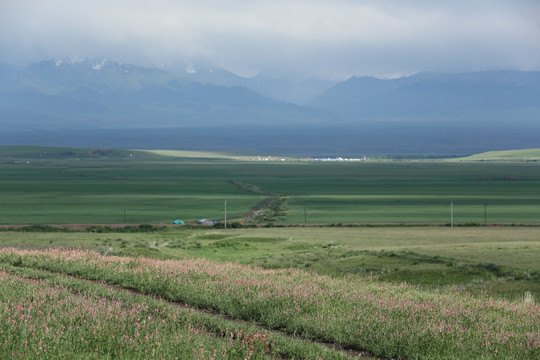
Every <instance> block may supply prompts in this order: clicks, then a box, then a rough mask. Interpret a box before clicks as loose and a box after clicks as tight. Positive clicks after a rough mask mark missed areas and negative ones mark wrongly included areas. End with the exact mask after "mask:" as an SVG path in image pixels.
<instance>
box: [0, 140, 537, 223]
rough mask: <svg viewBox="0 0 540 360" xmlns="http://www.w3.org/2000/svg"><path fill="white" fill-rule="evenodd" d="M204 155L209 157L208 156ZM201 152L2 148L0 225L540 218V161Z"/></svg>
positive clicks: (504, 220) (514, 220) (526, 220)
mask: <svg viewBox="0 0 540 360" xmlns="http://www.w3.org/2000/svg"><path fill="white" fill-rule="evenodd" d="M198 156H199V157H198ZM253 159H256V157H249V156H245V155H243V156H234V155H223V154H218V155H215V158H212V157H211V154H208V153H200V154H199V153H192V152H189V153H187V152H157V153H156V152H148V151H126V150H99V149H62V148H34V147H2V148H0V199H1V200H0V224H5V225H10V224H53V223H55V224H69V223H80V224H115V223H124V222H126V223H128V224H129V223H131V224H140V223H145V224H146V223H152V224H158V223H163V224H164V223H170V222H172V220H174V219H177V218H178V219H182V220H185V221H196V220H199V219H202V218H206V219H215V220H220V219H223V218H224V202H225V201H227V212H228V213H227V216H228V218H229V219H233V218H246V214H248V213H249V212H250V210H252V209H253V208H255V207H256V206H257V205H260V204H262V203H263V202H264V201H265V200H267V199H270V198H272V197H276V196H280V197H281V203H280V205H279V208H278V209H276V211H274V212H272V213H270V214H267V215H268V216H263V217H260V218H259V219H256V220H255V219H251V220H252V222H268V221H273V222H275V223H284V224H293V223H296V224H303V223H304V222H306V223H314V224H318V223H326V224H328V223H335V224H339V223H356V222H360V223H450V203H453V204H454V221H455V222H456V223H461V224H464V223H477V224H483V223H484V222H487V223H538V222H540V164H539V163H537V162H516V163H513V162H506V163H496V162H495V163H491V162H489V163H477V162H457V161H454V162H444V161H438V162H435V161H432V162H427V161H386V162H383V161H378V162H377V161H367V162H317V161H307V160H293V159H286V160H284V161H281V160H280V158H277V159H276V160H277V161H256V160H253Z"/></svg>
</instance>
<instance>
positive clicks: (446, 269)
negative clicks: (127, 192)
mask: <svg viewBox="0 0 540 360" xmlns="http://www.w3.org/2000/svg"><path fill="white" fill-rule="evenodd" d="M0 246H2V247H10V246H16V247H22V248H38V249H39V248H48V247H65V248H86V249H92V250H96V251H99V252H101V253H103V254H111V255H112V254H117V255H127V256H135V257H137V256H145V257H151V258H158V259H185V258H199V257H203V258H208V259H212V260H216V261H219V262H236V263H241V264H253V265H258V266H262V267H264V268H269V269H273V268H289V267H294V268H300V269H304V270H309V271H313V272H316V273H318V274H323V275H331V276H337V277H341V276H357V275H360V276H366V275H369V276H375V277H377V278H378V279H379V280H381V281H389V282H394V283H400V282H407V283H412V284H417V285H419V286H425V287H428V288H440V287H443V288H444V287H448V286H458V287H462V288H464V289H467V290H469V291H471V292H474V293H488V294H490V295H493V296H500V297H504V298H509V299H512V300H516V299H521V298H522V297H523V295H524V294H525V292H527V291H528V292H530V293H531V294H533V295H534V296H535V297H536V299H538V298H540V262H538V258H540V228H537V227H454V228H449V227H356V228H349V227H323V228H320V227H305V228H304V227H293V228H290V227H285V228H250V229H226V230H225V229H213V228H200V229H187V228H170V227H169V228H163V229H160V230H156V231H154V232H147V233H119V232H109V233H107V232H101V233H100V232H98V233H88V232H82V233H81V232H76V233H69V232H68V233H66V232H50V233H27V232H15V231H9V232H7V231H4V232H0Z"/></svg>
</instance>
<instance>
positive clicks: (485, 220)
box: [484, 204, 487, 225]
mask: <svg viewBox="0 0 540 360" xmlns="http://www.w3.org/2000/svg"><path fill="white" fill-rule="evenodd" d="M484 225H487V204H484Z"/></svg>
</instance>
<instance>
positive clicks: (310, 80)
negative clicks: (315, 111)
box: [164, 61, 336, 105]
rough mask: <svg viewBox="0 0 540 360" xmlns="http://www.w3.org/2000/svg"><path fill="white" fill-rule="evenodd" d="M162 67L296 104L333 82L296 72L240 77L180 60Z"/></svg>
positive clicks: (206, 81)
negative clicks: (244, 88) (286, 74)
mask: <svg viewBox="0 0 540 360" xmlns="http://www.w3.org/2000/svg"><path fill="white" fill-rule="evenodd" d="M164 69H166V70H168V71H171V72H174V73H175V74H177V75H179V76H181V77H183V78H185V79H191V80H195V81H197V82H203V83H208V84H213V85H221V86H227V87H230V86H242V87H246V88H248V89H250V90H252V91H255V92H256V93H258V94H261V95H263V96H265V97H268V98H270V99H274V100H277V101H285V102H289V103H293V104H297V105H304V104H305V103H307V102H308V101H309V100H311V99H313V98H314V97H315V96H317V95H319V94H321V93H322V92H324V91H325V90H327V89H328V88H330V87H331V86H332V85H334V84H335V83H336V82H335V81H330V80H324V79H318V78H314V77H305V76H301V75H296V74H291V75H288V76H285V75H280V76H278V75H272V74H266V73H259V74H257V75H256V76H252V77H242V76H238V75H236V74H234V73H232V72H230V71H228V70H226V69H223V68H221V67H217V66H212V65H205V64H197V65H192V64H187V63H185V62H182V61H179V62H176V63H173V64H168V65H167V66H164Z"/></svg>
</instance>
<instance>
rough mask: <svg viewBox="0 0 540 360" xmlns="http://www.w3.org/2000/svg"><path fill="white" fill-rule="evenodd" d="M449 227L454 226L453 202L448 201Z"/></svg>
mask: <svg viewBox="0 0 540 360" xmlns="http://www.w3.org/2000/svg"><path fill="white" fill-rule="evenodd" d="M450 227H454V202H453V201H452V202H450Z"/></svg>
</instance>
